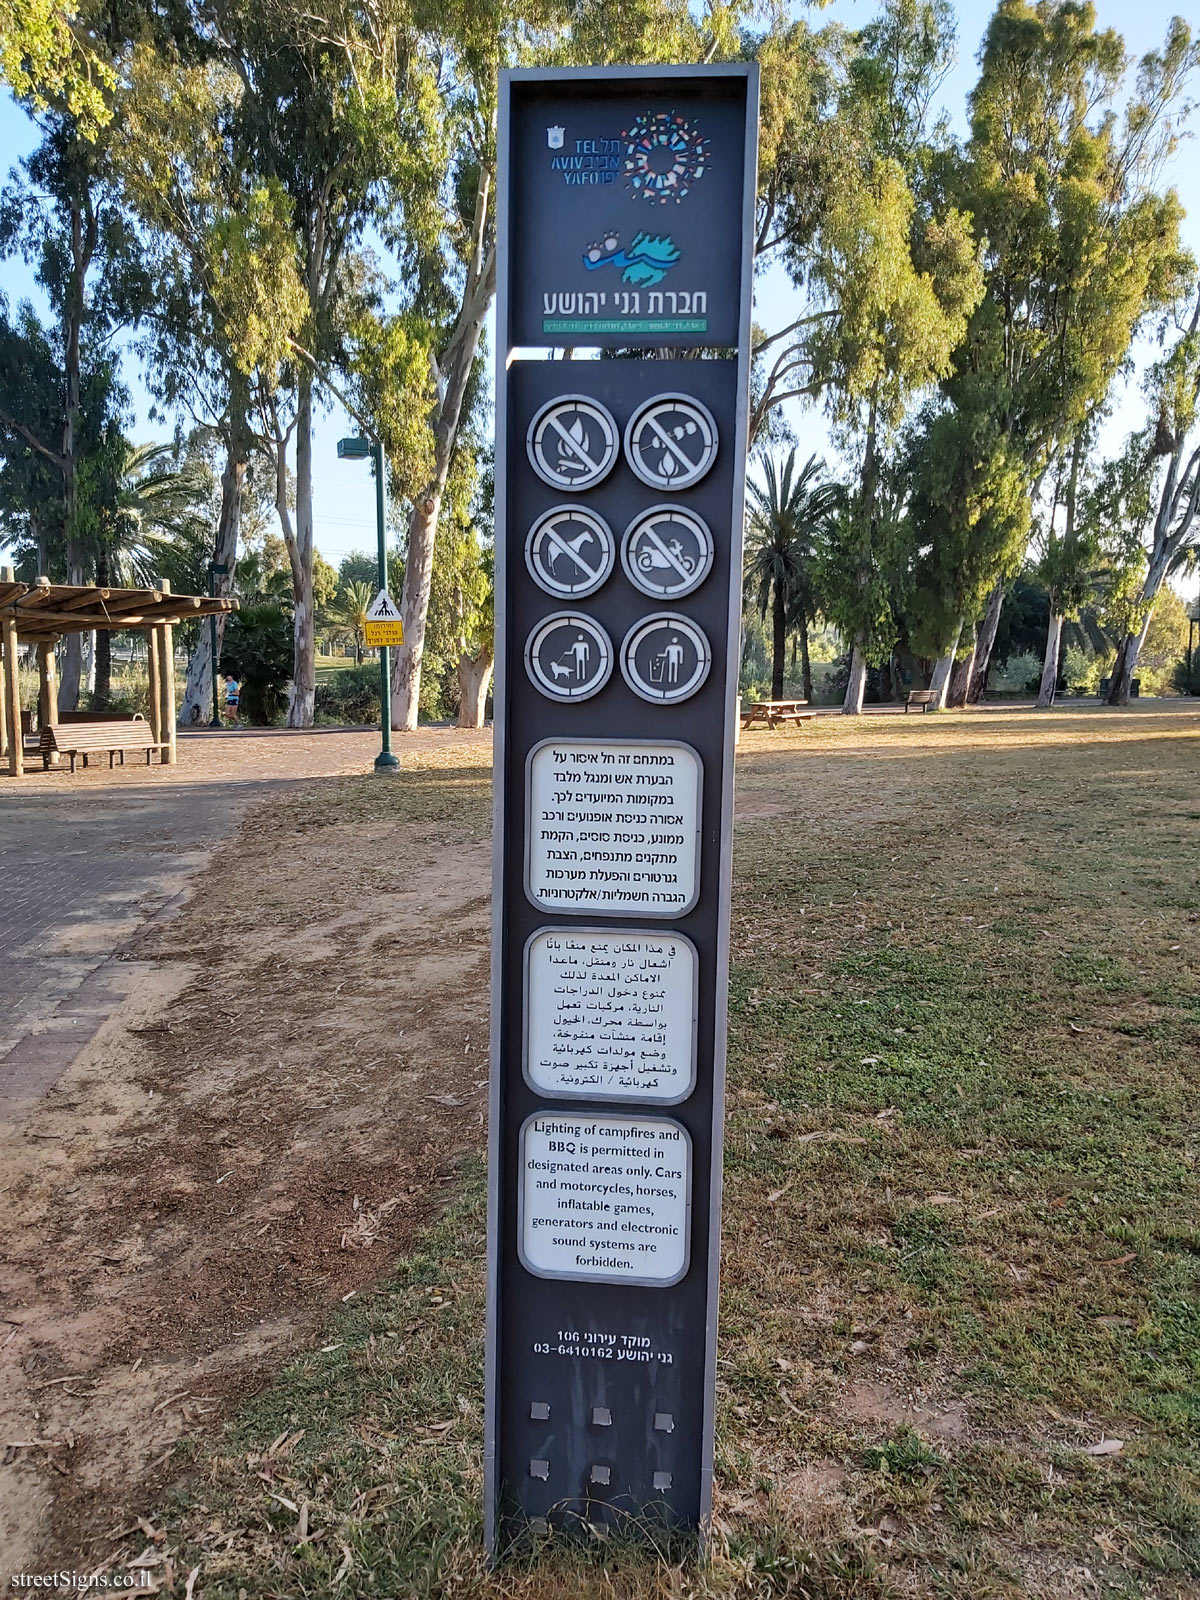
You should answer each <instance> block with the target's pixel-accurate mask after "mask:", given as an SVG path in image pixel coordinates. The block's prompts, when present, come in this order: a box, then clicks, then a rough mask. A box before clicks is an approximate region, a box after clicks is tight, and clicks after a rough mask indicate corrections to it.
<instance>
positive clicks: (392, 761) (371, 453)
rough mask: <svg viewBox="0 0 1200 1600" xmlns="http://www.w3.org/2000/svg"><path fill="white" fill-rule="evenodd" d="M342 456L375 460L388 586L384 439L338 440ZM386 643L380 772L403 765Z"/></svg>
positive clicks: (381, 564)
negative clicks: (395, 742)
mask: <svg viewBox="0 0 1200 1600" xmlns="http://www.w3.org/2000/svg"><path fill="white" fill-rule="evenodd" d="M337 452H338V458H339V459H340V460H342V461H365V460H366V459H367V458H368V457H370V459H371V460H373V461H374V463H375V534H376V559H377V565H378V569H379V587H380V588H381V589H386V588H387V530H386V523H385V518H384V476H383V471H384V456H383V441H382V439H366V438H363V437H362V436H361V435H359V436H356V437H354V438H350V439H339V440H338V447H337ZM388 656H389V651H388V647H387V645H385V644H381V645H380V646H379V729H380V734H381V746H380V751H379V754H378V755H377V756H376V757H375V770H376V772H391V771H393V770H394V769H395V768H396V767H398V766H399V765H400V762H399V761H398V760H397V758H396V757H395V756H394V755H393V754H392V675H391V667H390V663H389V660H388Z"/></svg>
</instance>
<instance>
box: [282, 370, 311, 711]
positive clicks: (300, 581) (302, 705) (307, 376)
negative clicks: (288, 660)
mask: <svg viewBox="0 0 1200 1600" xmlns="http://www.w3.org/2000/svg"><path fill="white" fill-rule="evenodd" d="M312 397H313V382H312V373H311V372H310V371H309V370H308V368H307V367H302V368H301V370H300V377H299V382H298V394H297V400H296V530H295V537H294V539H293V541H292V543H291V544H290V545H289V546H288V554H289V555H290V556H291V558H292V592H293V595H294V596H295V612H294V615H293V639H294V642H295V643H294V651H293V656H292V689H291V697H290V699H289V701H288V715H287V725H288V727H289V728H311V727H312V723H313V702H314V699H315V696H316V690H317V635H316V617H315V615H314V605H313V504H312Z"/></svg>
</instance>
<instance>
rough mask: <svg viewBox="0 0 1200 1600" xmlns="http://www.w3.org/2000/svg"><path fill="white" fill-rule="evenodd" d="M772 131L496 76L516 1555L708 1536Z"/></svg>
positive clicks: (666, 83) (500, 1226)
mask: <svg viewBox="0 0 1200 1600" xmlns="http://www.w3.org/2000/svg"><path fill="white" fill-rule="evenodd" d="M756 124H757V78H756V72H755V69H754V68H752V67H748V66H732V67H707V68H699V67H687V68H678V69H675V68H639V69H612V70H609V69H595V70H593V69H579V70H575V71H563V72H554V71H527V72H513V73H507V74H504V75H503V77H502V84H501V122H500V206H499V220H498V234H499V238H498V250H497V255H498V311H497V346H498V350H497V371H496V400H497V486H496V569H497V585H496V621H497V687H496V717H495V727H496V769H495V772H496V775H495V807H496V813H495V823H496V826H495V841H496V842H495V877H494V928H493V955H492V962H493V966H492V1007H493V1015H492V1066H491V1125H490V1135H489V1139H490V1144H489V1163H490V1170H489V1187H490V1195H489V1269H490V1272H489V1296H488V1348H487V1368H488V1371H487V1420H486V1433H487V1438H486V1452H485V1483H486V1496H487V1507H486V1513H487V1530H488V1540H489V1546H490V1548H491V1549H492V1550H493V1551H499V1550H502V1549H503V1548H505V1547H506V1546H507V1545H508V1544H509V1543H510V1542H511V1541H512V1540H513V1539H514V1538H518V1537H519V1536H520V1535H521V1534H522V1532H523V1531H524V1530H526V1529H529V1528H533V1529H540V1528H543V1527H545V1526H561V1527H563V1528H573V1529H580V1528H585V1527H587V1526H588V1525H590V1526H591V1527H593V1528H595V1529H611V1530H614V1531H616V1530H620V1531H623V1532H629V1531H631V1530H636V1529H637V1528H638V1527H646V1526H648V1527H650V1528H654V1527H657V1528H659V1529H661V1528H663V1527H670V1528H681V1529H688V1528H691V1529H696V1530H700V1531H702V1532H703V1531H704V1530H705V1529H706V1527H707V1522H708V1517H709V1512H710V1508H711V1494H712V1449H713V1441H712V1429H713V1387H714V1375H715V1365H716V1303H717V1265H718V1240H719V1233H720V1175H721V1125H722V1115H723V1080H724V1054H725V993H726V976H727V975H726V966H727V939H728V919H729V849H730V815H731V806H732V769H733V731H734V715H735V707H736V699H735V696H736V688H737V667H738V626H739V618H740V592H741V583H740V573H741V525H742V500H743V490H744V462H745V455H746V417H747V388H748V376H749V334H750V270H751V257H750V240H751V232H752V229H751V221H752V211H751V208H752V204H753V195H754V177H755V155H756V152H755V137H754V135H755V128H756ZM564 346H571V347H574V348H575V349H576V350H578V349H579V348H580V347H583V348H589V349H594V348H597V347H598V348H600V349H605V348H608V349H614V348H619V349H621V350H622V351H623V359H620V360H582V359H579V360H573V361H570V362H568V361H564V360H561V359H557V360H556V359H546V357H547V355H548V354H549V355H550V356H551V357H553V356H554V355H555V354H561V350H562V347H564ZM556 347H557V348H556ZM696 350H703V351H704V352H705V359H684V357H683V352H685V351H696ZM677 351H678V352H679V354H676V353H675V352H677Z"/></svg>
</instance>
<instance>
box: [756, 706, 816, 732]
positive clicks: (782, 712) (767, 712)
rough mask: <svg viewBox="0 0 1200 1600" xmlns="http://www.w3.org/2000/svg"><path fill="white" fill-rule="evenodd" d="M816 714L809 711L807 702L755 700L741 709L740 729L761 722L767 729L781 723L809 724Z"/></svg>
mask: <svg viewBox="0 0 1200 1600" xmlns="http://www.w3.org/2000/svg"><path fill="white" fill-rule="evenodd" d="M816 714H817V713H816V712H815V711H812V710H810V709H809V705H808V701H807V700H755V701H754V702H753V703H752V704H751V705H748V706H743V707H742V728H743V730H745V729H746V728H750V727H753V726H754V723H755V722H757V721H760V720H761V721H763V722H765V723H766V725H767V727H768V728H777V727H778V726H779V724H780V723H781V722H794V723H795V724H796V726H797V727H799V726H800V724H801V723H802V722H811V721H812V719H813V718H814V717H815V716H816Z"/></svg>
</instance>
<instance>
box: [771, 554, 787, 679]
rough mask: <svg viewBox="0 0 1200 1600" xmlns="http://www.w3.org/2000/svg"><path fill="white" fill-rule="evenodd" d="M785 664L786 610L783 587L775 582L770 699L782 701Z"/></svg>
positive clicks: (772, 610)
mask: <svg viewBox="0 0 1200 1600" xmlns="http://www.w3.org/2000/svg"><path fill="white" fill-rule="evenodd" d="M786 664H787V608H786V606H785V605H784V593H783V585H782V584H781V583H779V582H778V580H776V583H775V590H774V599H773V601H772V603H771V699H772V700H782V699H783V669H784V667H785V665H786Z"/></svg>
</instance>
